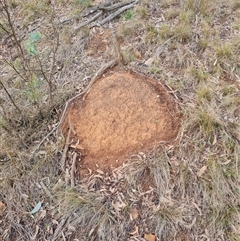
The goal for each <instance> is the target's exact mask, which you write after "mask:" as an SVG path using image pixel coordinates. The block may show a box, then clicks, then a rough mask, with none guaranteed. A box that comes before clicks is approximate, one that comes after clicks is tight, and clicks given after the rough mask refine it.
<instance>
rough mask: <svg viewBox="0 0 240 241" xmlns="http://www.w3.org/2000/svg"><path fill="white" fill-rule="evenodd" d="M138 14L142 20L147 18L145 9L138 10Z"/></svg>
mask: <svg viewBox="0 0 240 241" xmlns="http://www.w3.org/2000/svg"><path fill="white" fill-rule="evenodd" d="M139 13H140V16H141V18H142V19H145V18H147V10H146V8H141V9H140V10H139Z"/></svg>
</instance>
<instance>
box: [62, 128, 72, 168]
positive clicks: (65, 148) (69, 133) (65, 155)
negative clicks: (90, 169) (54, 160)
mask: <svg viewBox="0 0 240 241" xmlns="http://www.w3.org/2000/svg"><path fill="white" fill-rule="evenodd" d="M70 136H71V129H70V128H69V130H68V135H67V138H66V142H65V146H64V149H63V154H62V157H61V160H60V166H61V169H62V170H63V171H65V164H66V158H67V151H68V148H69V146H70V143H69V140H70Z"/></svg>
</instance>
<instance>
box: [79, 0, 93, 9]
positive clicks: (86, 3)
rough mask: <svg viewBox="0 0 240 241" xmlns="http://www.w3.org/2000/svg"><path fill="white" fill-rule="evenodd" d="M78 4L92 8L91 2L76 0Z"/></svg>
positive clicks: (88, 0)
mask: <svg viewBox="0 0 240 241" xmlns="http://www.w3.org/2000/svg"><path fill="white" fill-rule="evenodd" d="M76 4H79V5H81V6H83V7H86V8H87V7H90V6H91V0H76Z"/></svg>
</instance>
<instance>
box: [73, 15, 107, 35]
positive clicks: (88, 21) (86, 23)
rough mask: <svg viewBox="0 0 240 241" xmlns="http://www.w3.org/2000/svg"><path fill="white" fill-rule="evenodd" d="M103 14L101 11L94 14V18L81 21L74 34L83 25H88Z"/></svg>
mask: <svg viewBox="0 0 240 241" xmlns="http://www.w3.org/2000/svg"><path fill="white" fill-rule="evenodd" d="M102 14H103V11H100V12H99V13H97V14H96V15H94V16H93V17H92V18H90V19H88V20H87V21H85V22H83V23H81V24H80V25H79V26H78V27H77V28H75V29H74V32H73V35H74V34H76V33H77V32H78V31H79V30H80V29H81V28H82V27H84V26H86V25H88V24H89V23H91V22H93V21H95V20H96V19H98V18H99V17H100V16H101V15H102Z"/></svg>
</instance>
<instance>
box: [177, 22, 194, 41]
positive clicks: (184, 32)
mask: <svg viewBox="0 0 240 241" xmlns="http://www.w3.org/2000/svg"><path fill="white" fill-rule="evenodd" d="M173 35H174V36H175V37H176V39H177V40H178V41H179V42H180V43H182V44H186V43H188V42H189V41H190V40H191V37H192V30H191V27H190V25H188V24H185V23H180V24H177V25H176V26H175V28H174V29H173Z"/></svg>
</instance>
